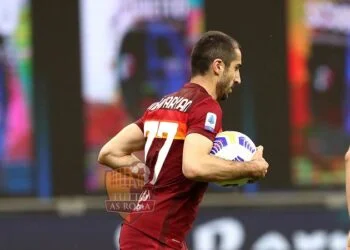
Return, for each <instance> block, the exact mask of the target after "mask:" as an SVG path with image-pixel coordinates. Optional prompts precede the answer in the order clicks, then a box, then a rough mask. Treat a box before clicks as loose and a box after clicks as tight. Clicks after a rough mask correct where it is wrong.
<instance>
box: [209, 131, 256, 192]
mask: <svg viewBox="0 0 350 250" xmlns="http://www.w3.org/2000/svg"><path fill="white" fill-rule="evenodd" d="M255 151H256V146H255V144H254V142H253V141H252V140H251V139H250V138H249V137H248V136H247V135H245V134H243V133H240V132H237V131H224V132H221V133H219V134H217V135H216V137H215V140H214V144H213V148H212V149H211V151H210V154H211V155H215V156H217V157H220V158H222V159H225V160H230V161H241V162H243V161H250V160H251V159H252V157H253V155H254V153H255ZM249 180H250V178H242V179H238V180H232V181H222V182H216V184H218V185H220V186H223V187H227V186H242V185H244V184H246V183H247V182H248V181H249Z"/></svg>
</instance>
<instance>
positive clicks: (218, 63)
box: [212, 58, 225, 76]
mask: <svg viewBox="0 0 350 250" xmlns="http://www.w3.org/2000/svg"><path fill="white" fill-rule="evenodd" d="M212 67H213V72H214V74H215V75H217V76H218V75H221V74H222V73H223V72H224V70H225V64H224V62H223V61H222V60H221V59H219V58H217V59H215V60H214V61H213V63H212Z"/></svg>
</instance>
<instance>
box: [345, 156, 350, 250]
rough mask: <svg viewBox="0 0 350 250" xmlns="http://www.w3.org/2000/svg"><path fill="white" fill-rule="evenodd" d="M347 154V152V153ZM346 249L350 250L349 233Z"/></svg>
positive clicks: (349, 234)
mask: <svg viewBox="0 0 350 250" xmlns="http://www.w3.org/2000/svg"><path fill="white" fill-rule="evenodd" d="M348 152H349V151H348ZM347 243H348V244H347V247H346V250H350V231H349V233H348V242H347Z"/></svg>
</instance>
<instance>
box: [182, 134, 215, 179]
mask: <svg viewBox="0 0 350 250" xmlns="http://www.w3.org/2000/svg"><path fill="white" fill-rule="evenodd" d="M212 146H213V142H212V141H211V140H210V139H208V138H207V137H206V136H204V135H201V134H198V133H191V134H189V135H187V136H186V138H185V142H184V148H183V158H182V162H183V164H182V170H183V172H184V173H186V172H188V171H192V170H193V169H192V168H194V167H195V166H198V165H199V164H198V163H199V161H200V160H201V159H203V157H204V158H205V156H207V155H209V153H210V150H211V149H212Z"/></svg>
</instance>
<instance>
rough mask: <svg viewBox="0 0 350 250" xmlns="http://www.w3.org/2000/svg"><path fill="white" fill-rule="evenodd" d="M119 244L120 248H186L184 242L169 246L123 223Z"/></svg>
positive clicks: (159, 249) (167, 249) (130, 249)
mask: <svg viewBox="0 0 350 250" xmlns="http://www.w3.org/2000/svg"><path fill="white" fill-rule="evenodd" d="M119 245H120V250H139V249H140V250H174V249H178V250H187V246H186V243H185V242H183V243H181V244H180V243H179V244H178V246H179V247H170V246H168V245H166V244H164V243H162V242H160V241H158V240H156V239H154V238H151V237H149V236H147V235H146V234H144V233H142V232H140V231H139V230H137V229H134V228H132V227H130V226H128V225H125V224H123V226H122V228H121V231H120V238H119ZM176 245H177V244H176ZM180 245H181V246H180Z"/></svg>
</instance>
